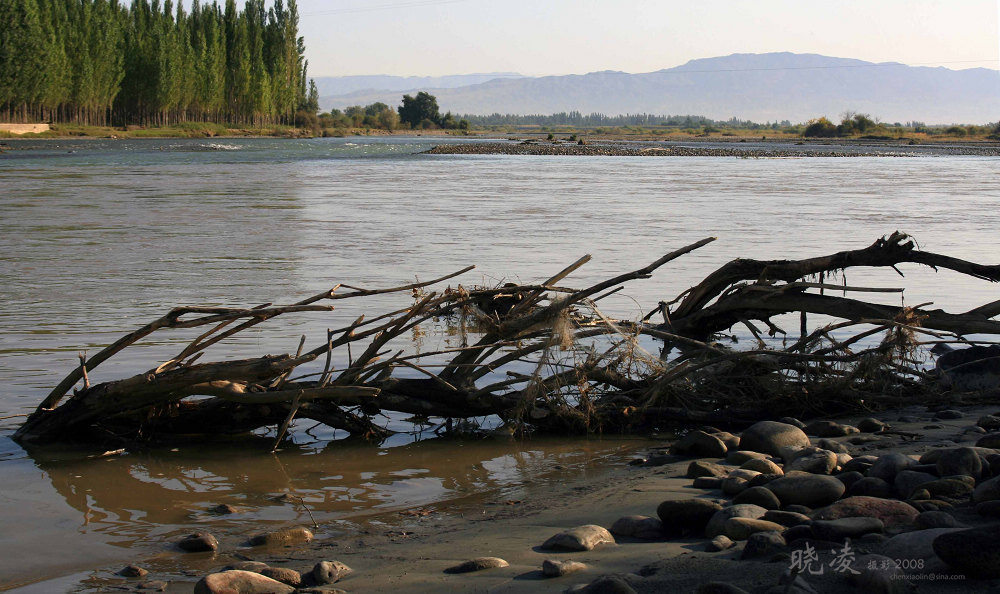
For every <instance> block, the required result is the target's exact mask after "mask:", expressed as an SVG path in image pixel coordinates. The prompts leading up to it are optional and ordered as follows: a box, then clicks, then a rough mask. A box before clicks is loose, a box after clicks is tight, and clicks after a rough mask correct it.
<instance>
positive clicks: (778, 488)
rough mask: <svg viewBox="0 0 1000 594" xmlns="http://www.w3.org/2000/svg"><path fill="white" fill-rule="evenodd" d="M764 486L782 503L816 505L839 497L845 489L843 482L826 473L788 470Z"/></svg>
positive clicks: (824, 503)
mask: <svg viewBox="0 0 1000 594" xmlns="http://www.w3.org/2000/svg"><path fill="white" fill-rule="evenodd" d="M766 488H768V489H770V490H771V491H772V492H774V494H775V495H777V496H778V499H779V500H780V501H781V503H782V505H792V504H795V505H805V506H808V507H818V506H821V505H827V504H829V503H832V502H834V501H836V500H837V499H840V497H841V495H843V494H844V491H846V487H844V483H842V482H840V481H839V480H837V479H836V478H835V477H832V476H828V475H819V474H809V473H804V472H790V473H786V474H785V476H783V477H781V478H779V479H776V480H773V481H771V482H769V483H768V484H767V485H766Z"/></svg>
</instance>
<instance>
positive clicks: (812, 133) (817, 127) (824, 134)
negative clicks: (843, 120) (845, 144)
mask: <svg viewBox="0 0 1000 594" xmlns="http://www.w3.org/2000/svg"><path fill="white" fill-rule="evenodd" d="M802 135H803V136H808V137H819V138H831V137H833V136H836V135H837V127H836V126H834V125H833V122H831V121H830V120H828V119H826V118H818V119H815V120H809V125H808V126H806V129H805V131H804V132H803V133H802Z"/></svg>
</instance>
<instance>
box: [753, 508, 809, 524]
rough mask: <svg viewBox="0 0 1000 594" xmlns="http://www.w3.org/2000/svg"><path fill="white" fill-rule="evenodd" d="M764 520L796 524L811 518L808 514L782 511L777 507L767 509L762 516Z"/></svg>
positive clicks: (807, 521)
mask: <svg viewBox="0 0 1000 594" xmlns="http://www.w3.org/2000/svg"><path fill="white" fill-rule="evenodd" d="M763 519H764V520H767V521H768V522H775V523H777V524H781V525H782V526H789V527H791V526H798V525H799V524H808V523H809V522H811V521H812V520H810V519H809V516H807V515H805V514H800V513H798V512H791V511H784V510H779V509H769V510H767V513H766V514H764V516H763Z"/></svg>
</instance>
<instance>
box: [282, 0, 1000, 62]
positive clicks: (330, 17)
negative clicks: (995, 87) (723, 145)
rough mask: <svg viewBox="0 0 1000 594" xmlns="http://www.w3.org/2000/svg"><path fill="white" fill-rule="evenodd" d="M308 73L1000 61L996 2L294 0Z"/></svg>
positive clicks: (999, 9) (999, 1)
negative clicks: (723, 62) (772, 59)
mask: <svg viewBox="0 0 1000 594" xmlns="http://www.w3.org/2000/svg"><path fill="white" fill-rule="evenodd" d="M269 3H270V2H268V4H269ZM298 5H299V13H300V15H301V20H300V25H299V31H300V34H301V35H303V36H304V37H305V43H306V57H307V59H308V60H309V75H310V76H314V77H315V76H344V75H358V74H390V75H400V76H440V75H445V74H470V73H481V72H517V73H520V74H524V75H529V76H544V75H551V74H584V73H587V72H595V71H600V70H620V71H624V72H632V73H636V72H652V71H654V70H660V69H662V68H670V67H673V66H677V65H680V64H683V63H685V62H687V61H688V60H691V59H696V58H708V57H714V56H723V55H729V54H732V53H764V52H779V51H790V52H796V53H817V54H823V55H827V56H835V57H842V58H856V59H861V60H867V61H871V62H901V63H904V64H909V65H928V66H944V67H947V68H952V69H956V70H957V69H963V68H973V67H985V68H992V69H997V68H1000V0H949V1H944V0H823V1H820V0H683V1H681V0H298Z"/></svg>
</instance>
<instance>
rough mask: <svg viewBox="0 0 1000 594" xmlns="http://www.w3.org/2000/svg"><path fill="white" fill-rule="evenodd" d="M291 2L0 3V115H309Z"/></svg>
mask: <svg viewBox="0 0 1000 594" xmlns="http://www.w3.org/2000/svg"><path fill="white" fill-rule="evenodd" d="M298 22H299V14H298V8H297V6H296V3H295V0H287V5H286V4H285V3H284V2H283V0H274V3H273V5H272V6H271V7H270V8H266V7H265V5H264V0H247V1H246V3H245V5H244V7H243V10H238V9H237V6H236V2H235V0H226V1H225V7H224V8H223V7H220V6H219V5H218V4H217V3H215V2H212V3H211V4H201V2H200V1H199V0H194V3H193V4H192V6H191V11H190V12H186V11H185V10H184V5H183V2H178V3H177V5H176V6H174V4H173V2H172V0H164V2H163V3H162V4H161V3H160V0H153V1H152V2H150V1H149V0H134V1H133V2H131V3H129V4H127V5H126V4H122V3H120V2H119V1H118V0H0V32H2V34H0V118H3V119H5V120H6V121H13V122H31V121H36V122H38V121H40V122H46V121H47V122H53V123H77V124H84V125H109V124H113V125H117V126H123V125H129V124H137V125H161V126H162V125H170V124H174V123H178V122H184V121H201V122H218V123H227V124H231V125H241V126H245V125H250V126H265V125H274V124H294V123H295V120H296V118H297V117H298V119H301V118H302V117H303V114H308V113H312V114H315V113H316V110H317V109H318V107H319V106H318V102H319V94H318V92H317V90H316V87H315V85H314V84H313V83H312V81H309V82H308V84H307V78H306V68H307V62H306V60H305V58H304V53H305V44H304V41H303V39H302V37H299V36H298Z"/></svg>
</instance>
